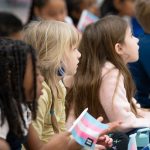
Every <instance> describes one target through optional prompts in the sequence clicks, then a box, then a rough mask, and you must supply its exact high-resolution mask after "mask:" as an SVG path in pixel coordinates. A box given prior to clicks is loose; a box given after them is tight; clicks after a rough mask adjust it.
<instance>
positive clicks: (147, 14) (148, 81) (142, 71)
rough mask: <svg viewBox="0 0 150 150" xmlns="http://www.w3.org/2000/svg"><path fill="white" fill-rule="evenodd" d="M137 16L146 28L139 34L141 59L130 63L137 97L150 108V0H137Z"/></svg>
mask: <svg viewBox="0 0 150 150" xmlns="http://www.w3.org/2000/svg"><path fill="white" fill-rule="evenodd" d="M136 17H137V20H138V21H139V23H140V24H141V26H142V27H143V29H144V33H143V34H142V35H141V36H139V37H138V38H139V60H138V61H137V62H135V63H132V64H130V65H129V68H130V71H131V73H132V77H133V79H134V81H135V84H136V89H137V91H136V95H135V98H136V99H137V101H138V102H139V103H140V104H141V107H144V108H150V67H149V64H150V0H137V4H136Z"/></svg>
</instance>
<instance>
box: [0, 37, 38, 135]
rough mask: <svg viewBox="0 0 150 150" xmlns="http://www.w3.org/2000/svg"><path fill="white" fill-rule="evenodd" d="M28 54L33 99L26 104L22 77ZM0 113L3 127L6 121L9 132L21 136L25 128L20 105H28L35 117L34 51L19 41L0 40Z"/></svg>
mask: <svg viewBox="0 0 150 150" xmlns="http://www.w3.org/2000/svg"><path fill="white" fill-rule="evenodd" d="M28 54H30V55H31V58H32V64H33V77H34V98H33V101H32V102H31V103H29V104H28V103H27V102H26V97H25V93H24V87H23V82H24V75H25V71H26V62H27V56H28ZM0 77H1V78H0V85H1V86H0V112H1V119H2V122H1V124H0V125H3V123H4V120H5V119H6V120H7V121H8V124H9V127H11V129H10V130H11V131H12V132H13V133H15V134H16V135H18V136H23V129H22V125H23V126H24V127H25V128H26V125H25V121H24V118H23V110H22V105H23V104H24V105H25V106H27V105H29V106H30V108H31V111H32V112H33V116H34V117H35V116H36V109H37V103H36V55H35V51H34V49H33V48H32V47H31V46H29V45H26V44H25V43H23V42H21V41H12V40H8V39H0Z"/></svg>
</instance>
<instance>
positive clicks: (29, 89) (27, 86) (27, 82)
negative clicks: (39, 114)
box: [23, 55, 43, 101]
mask: <svg viewBox="0 0 150 150" xmlns="http://www.w3.org/2000/svg"><path fill="white" fill-rule="evenodd" d="M36 82H37V91H36V93H37V98H39V96H40V95H41V94H42V82H43V76H42V75H41V74H40V73H39V71H38V70H37V74H36ZM23 83H24V90H25V96H26V100H27V101H32V100H33V97H34V87H33V65H32V60H31V56H30V55H28V58H27V64H26V70H25V76H24V82H23Z"/></svg>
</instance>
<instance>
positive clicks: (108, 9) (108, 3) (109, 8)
mask: <svg viewBox="0 0 150 150" xmlns="http://www.w3.org/2000/svg"><path fill="white" fill-rule="evenodd" d="M114 1H115V0H104V2H103V3H102V5H101V7H100V11H101V17H104V16H106V15H117V14H118V10H117V9H116V8H115V5H114ZM123 1H125V0H120V2H123Z"/></svg>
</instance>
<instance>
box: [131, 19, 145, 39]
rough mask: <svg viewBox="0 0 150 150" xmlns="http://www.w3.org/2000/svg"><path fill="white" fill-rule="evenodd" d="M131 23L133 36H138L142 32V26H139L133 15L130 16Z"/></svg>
mask: <svg viewBox="0 0 150 150" xmlns="http://www.w3.org/2000/svg"><path fill="white" fill-rule="evenodd" d="M131 24H132V32H133V35H134V36H135V37H139V36H140V35H142V34H143V33H144V31H143V29H142V27H141V26H140V24H139V23H138V21H137V19H136V18H135V17H132V18H131Z"/></svg>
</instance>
